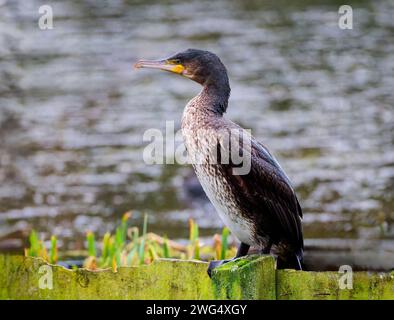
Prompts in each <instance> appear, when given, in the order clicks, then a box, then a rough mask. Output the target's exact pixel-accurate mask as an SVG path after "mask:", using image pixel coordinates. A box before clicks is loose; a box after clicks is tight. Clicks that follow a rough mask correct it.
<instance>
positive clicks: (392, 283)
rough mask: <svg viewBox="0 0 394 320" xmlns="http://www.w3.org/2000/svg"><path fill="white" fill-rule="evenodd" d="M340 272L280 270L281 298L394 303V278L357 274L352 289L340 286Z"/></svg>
mask: <svg viewBox="0 0 394 320" xmlns="http://www.w3.org/2000/svg"><path fill="white" fill-rule="evenodd" d="M342 276H343V274H340V273H338V272H307V271H295V270H277V271H276V292H277V299H279V300H282V299H289V300H300V299H303V300H394V275H393V274H389V273H372V272H353V278H352V288H351V289H350V288H349V289H347V288H343V289H341V287H340V284H339V282H340V278H341V277H342Z"/></svg>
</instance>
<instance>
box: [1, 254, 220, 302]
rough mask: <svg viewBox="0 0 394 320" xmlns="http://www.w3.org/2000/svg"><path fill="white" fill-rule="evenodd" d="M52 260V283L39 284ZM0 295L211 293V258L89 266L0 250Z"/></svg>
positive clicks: (176, 296) (201, 296) (85, 296)
mask: <svg viewBox="0 0 394 320" xmlns="http://www.w3.org/2000/svg"><path fill="white" fill-rule="evenodd" d="M43 265H46V266H50V267H51V268H50V269H51V272H52V276H53V289H40V288H39V280H40V277H42V276H43V274H42V273H39V270H40V267H41V266H43ZM0 266H1V269H2V271H3V272H2V273H1V275H0V299H128V300H134V299H157V300H161V299H213V298H214V296H213V290H212V288H211V280H210V279H209V277H208V275H207V273H206V269H207V266H208V265H207V263H204V262H199V261H182V260H170V259H161V260H157V261H155V262H154V263H152V264H151V265H146V266H145V265H143V266H139V267H121V268H119V269H118V271H117V272H113V271H112V270H110V269H106V270H100V271H88V270H85V269H78V270H68V269H65V268H63V267H61V266H54V265H49V264H47V263H46V262H45V261H43V260H42V259H40V258H30V257H21V256H2V255H0Z"/></svg>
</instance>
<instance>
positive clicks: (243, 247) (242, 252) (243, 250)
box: [207, 242, 250, 277]
mask: <svg viewBox="0 0 394 320" xmlns="http://www.w3.org/2000/svg"><path fill="white" fill-rule="evenodd" d="M249 248H250V245H248V244H246V243H243V242H241V244H240V245H239V247H238V250H237V254H236V255H235V257H234V258H232V259H228V260H211V261H210V262H209V266H208V270H207V271H208V275H209V277H211V274H212V270H213V269H215V268H216V267H219V266H221V265H222V264H225V263H227V262H230V261H233V260H235V259H237V258H240V257H243V256H246V255H247V254H248V251H249Z"/></svg>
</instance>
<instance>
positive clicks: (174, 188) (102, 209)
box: [0, 0, 394, 267]
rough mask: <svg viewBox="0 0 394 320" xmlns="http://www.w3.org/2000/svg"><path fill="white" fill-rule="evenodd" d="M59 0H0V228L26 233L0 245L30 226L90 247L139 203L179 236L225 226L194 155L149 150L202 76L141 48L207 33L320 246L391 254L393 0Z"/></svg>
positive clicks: (206, 42) (235, 96) (178, 44)
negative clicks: (156, 158)
mask: <svg viewBox="0 0 394 320" xmlns="http://www.w3.org/2000/svg"><path fill="white" fill-rule="evenodd" d="M50 4H51V5H52V6H53V10H54V14H55V20H54V26H55V28H54V29H53V30H48V31H41V30H40V29H39V28H38V26H37V19H38V7H39V6H40V5H41V3H40V2H39V1H29V2H25V1H6V2H4V1H3V2H1V4H0V5H1V13H0V24H1V34H0V35H1V36H0V41H1V45H0V76H1V79H2V80H1V82H0V108H1V113H0V125H1V126H0V148H1V154H0V221H1V225H0V239H1V237H2V235H5V234H9V233H10V232H14V233H13V235H12V237H10V236H7V237H5V238H6V239H7V240H4V236H3V240H2V241H0V244H1V246H0V249H1V248H2V249H3V250H9V249H11V248H13V247H15V248H19V247H20V245H21V243H20V242H18V239H20V238H23V237H22V234H24V231H23V230H26V229H28V228H29V227H34V228H36V229H38V230H41V231H43V232H45V233H55V234H58V235H59V237H60V238H61V239H62V241H63V245H64V246H67V247H69V248H75V247H80V246H81V244H82V240H81V239H82V238H83V236H84V232H85V231H86V229H90V230H93V231H97V232H99V233H101V234H102V233H104V232H105V231H107V230H112V229H113V227H114V224H115V223H116V222H117V221H118V219H119V217H120V215H121V214H122V213H123V212H125V211H127V210H129V209H134V210H136V213H135V216H134V217H135V220H136V223H139V222H140V216H141V214H140V212H141V211H148V212H150V213H151V225H150V227H151V229H152V231H156V232H159V233H166V234H168V235H169V236H170V237H175V238H178V237H179V238H183V237H186V236H187V223H186V222H187V219H188V218H189V217H190V216H192V217H195V218H196V219H198V221H199V222H200V224H201V227H202V228H203V230H202V234H203V235H210V234H212V233H213V232H214V231H216V230H217V229H218V228H220V226H221V223H220V221H218V220H217V219H216V216H214V215H213V210H212V207H211V205H210V204H209V203H207V201H206V198H205V196H204V195H203V194H201V190H200V189H199V187H198V184H197V185H196V181H195V180H194V176H193V174H192V173H191V169H190V168H189V167H183V166H159V165H155V166H148V165H145V164H144V163H143V161H142V149H143V147H144V146H145V145H146V143H144V142H143V141H142V134H143V132H144V131H145V130H146V129H148V128H164V127H165V120H176V121H177V122H176V123H177V125H179V121H180V117H181V113H182V109H183V106H184V105H185V104H186V102H187V101H188V100H189V99H190V98H191V97H192V96H194V95H195V94H196V93H197V92H198V90H199V88H198V86H197V85H196V84H194V83H192V82H190V81H185V80H183V79H180V78H178V77H174V76H170V75H168V74H164V73H156V72H134V71H133V70H132V68H131V66H132V63H133V62H134V61H136V60H137V59H138V58H140V57H147V58H149V57H151V58H156V57H158V56H162V55H167V54H170V53H173V52H175V51H178V50H183V49H185V48H188V47H198V48H206V49H209V50H211V51H214V52H216V53H217V54H218V55H219V56H220V57H221V58H222V60H223V62H224V63H225V64H226V66H227V67H228V70H229V76H230V79H231V85H232V96H231V100H230V107H229V112H228V117H231V118H232V119H234V120H235V121H236V122H238V123H240V124H241V125H243V126H244V127H249V128H252V130H253V133H254V135H255V136H257V137H258V138H259V139H260V140H262V141H264V143H265V144H266V145H268V146H269V147H270V148H271V149H272V150H273V152H274V153H275V154H276V155H277V156H278V158H279V159H280V161H281V163H282V164H283V167H284V168H285V169H286V171H287V172H288V175H289V176H290V177H291V178H292V180H293V183H294V185H295V187H296V189H297V191H298V193H299V194H300V196H301V202H302V205H303V207H304V211H305V234H306V238H307V239H308V240H307V246H308V247H309V248H310V252H311V254H315V255H319V254H321V253H322V252H324V251H322V250H329V248H330V247H332V248H338V246H339V245H338V243H341V245H342V246H344V247H346V248H348V249H349V250H350V249H351V248H356V247H357V245H355V244H354V243H355V242H354V241H361V242H362V246H361V245H360V246H361V247H363V248H364V249H365V248H367V249H366V250H367V251H368V252H370V253H371V254H377V252H379V253H380V254H381V255H382V256H381V258H379V257H378V258H376V259H378V260H379V259H381V260H382V261H383V260H385V261H386V264H385V266H386V265H387V264H388V263H392V264H391V265H394V262H392V260H390V258H387V257H393V256H394V255H393V253H394V252H393V251H394V244H393V239H394V231H393V228H392V223H393V220H394V217H393V208H394V204H393V199H394V195H393V191H392V190H393V189H394V168H393V165H394V150H393V148H392V145H393V140H394V139H393V138H394V135H393V129H394V125H393V124H394V121H393V101H394V93H393V90H392V88H394V78H393V70H394V59H393V58H392V52H393V51H394V41H393V37H394V31H393V30H394V21H393V19H392V16H393V14H394V5H393V3H392V2H391V1H389V0H386V1H379V2H375V1H358V2H355V4H354V7H353V9H354V14H355V17H354V23H355V27H354V29H353V30H351V31H349V30H348V31H343V30H340V29H339V28H338V27H337V8H338V4H337V3H336V2H335V1H318V2H317V3H316V1H314V2H310V1H296V2H293V3H292V4H291V5H288V3H286V10H283V8H284V5H285V3H282V1H279V2H278V1H275V2H265V3H260V2H258V1H256V2H250V1H247V2H243V1H231V2H224V1H215V2H212V1H189V2H188V3H183V2H180V1H163V2H161V3H159V4H158V3H153V2H152V3H150V2H135V1H111V2H110V3H107V2H105V3H104V2H102V3H97V2H94V1H83V2H80V1H50ZM213 217H215V218H213ZM350 239H351V240H350ZM367 240H368V241H375V242H373V245H371V244H370V243H371V242H368V245H367V244H365V241H367ZM376 241H377V242H376ZM357 243H359V242H357ZM345 252H347V251H345ZM345 256H349V254H348V253H346V254H345ZM382 257H384V258H382ZM363 259H364V260H366V259H365V257H364V258H363ZM363 259H361V260H360V261H364V260H363ZM374 259H375V258H374ZM357 261H359V260H357ZM387 261H389V262H387ZM360 263H361V264H362V263H365V261H364V262H360ZM378 264H379V262H378ZM375 267H376V266H375Z"/></svg>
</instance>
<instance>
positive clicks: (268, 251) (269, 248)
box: [261, 239, 272, 254]
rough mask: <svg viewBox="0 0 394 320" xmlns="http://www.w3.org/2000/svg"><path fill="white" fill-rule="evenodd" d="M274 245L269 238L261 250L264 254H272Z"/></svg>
mask: <svg viewBox="0 0 394 320" xmlns="http://www.w3.org/2000/svg"><path fill="white" fill-rule="evenodd" d="M271 247H272V240H271V239H270V240H268V243H267V245H266V246H265V247H264V248H263V249H262V250H261V253H262V254H270V252H271Z"/></svg>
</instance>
